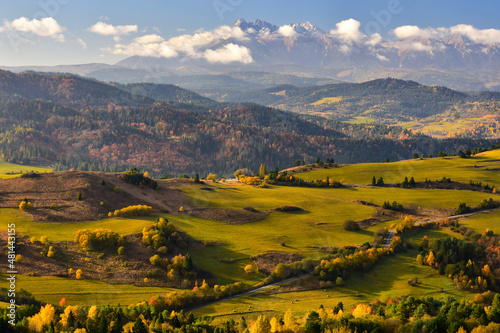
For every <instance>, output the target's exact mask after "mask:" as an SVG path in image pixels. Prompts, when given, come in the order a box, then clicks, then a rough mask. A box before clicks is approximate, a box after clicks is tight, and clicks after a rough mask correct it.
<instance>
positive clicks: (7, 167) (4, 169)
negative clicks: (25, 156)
mask: <svg viewBox="0 0 500 333" xmlns="http://www.w3.org/2000/svg"><path fill="white" fill-rule="evenodd" d="M30 171H35V172H52V169H51V168H43V167H33V166H29V165H21V164H12V163H7V162H4V161H1V160H0V179H5V178H14V177H19V176H20V175H21V172H23V173H25V172H30ZM7 173H14V174H9V175H8V174H7Z"/></svg>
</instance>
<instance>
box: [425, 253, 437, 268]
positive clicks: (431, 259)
mask: <svg viewBox="0 0 500 333" xmlns="http://www.w3.org/2000/svg"><path fill="white" fill-rule="evenodd" d="M435 260H436V257H435V256H434V253H433V252H432V251H431V252H429V256H428V257H427V263H428V264H429V266H434V261H435Z"/></svg>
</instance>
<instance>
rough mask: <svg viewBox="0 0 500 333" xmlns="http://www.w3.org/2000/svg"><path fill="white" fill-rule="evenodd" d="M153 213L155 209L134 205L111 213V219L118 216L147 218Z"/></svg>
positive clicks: (109, 214)
mask: <svg viewBox="0 0 500 333" xmlns="http://www.w3.org/2000/svg"><path fill="white" fill-rule="evenodd" d="M152 212H153V208H152V207H151V206H147V205H134V206H128V207H125V208H122V209H117V210H115V211H114V212H109V213H108V216H109V217H113V216H114V217H117V216H145V215H149V214H151V213H152Z"/></svg>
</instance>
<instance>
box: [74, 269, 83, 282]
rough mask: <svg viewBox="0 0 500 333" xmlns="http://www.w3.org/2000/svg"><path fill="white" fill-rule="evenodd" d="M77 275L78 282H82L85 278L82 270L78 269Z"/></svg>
mask: <svg viewBox="0 0 500 333" xmlns="http://www.w3.org/2000/svg"><path fill="white" fill-rule="evenodd" d="M75 274H76V278H77V280H81V279H82V278H83V272H82V270H81V269H77V270H76V273H75Z"/></svg>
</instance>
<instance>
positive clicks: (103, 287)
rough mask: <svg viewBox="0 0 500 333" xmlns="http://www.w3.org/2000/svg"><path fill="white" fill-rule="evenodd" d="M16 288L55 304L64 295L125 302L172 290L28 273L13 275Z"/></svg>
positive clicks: (82, 300)
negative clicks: (27, 274)
mask: <svg viewBox="0 0 500 333" xmlns="http://www.w3.org/2000/svg"><path fill="white" fill-rule="evenodd" d="M6 278H7V277H6V276H5V275H0V287H4V288H5V287H7V280H6ZM16 288H18V289H20V288H23V289H26V290H28V291H29V292H30V293H32V294H33V295H34V296H35V298H36V299H37V300H38V301H42V302H47V303H52V304H58V303H59V301H60V300H61V298H63V297H64V298H66V300H67V302H68V305H89V306H90V305H106V304H110V305H116V304H121V305H125V306H128V305H130V304H137V303H139V302H142V301H149V299H150V298H151V297H153V296H158V295H163V294H166V293H169V292H171V291H174V290H176V289H171V288H159V287H136V286H130V285H111V284H107V283H105V282H101V281H96V280H73V279H72V280H68V279H64V278H59V277H53V276H50V277H49V276H42V277H31V276H25V275H17V277H16Z"/></svg>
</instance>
